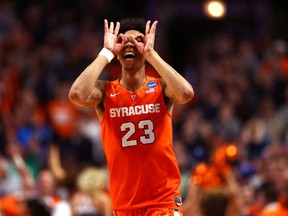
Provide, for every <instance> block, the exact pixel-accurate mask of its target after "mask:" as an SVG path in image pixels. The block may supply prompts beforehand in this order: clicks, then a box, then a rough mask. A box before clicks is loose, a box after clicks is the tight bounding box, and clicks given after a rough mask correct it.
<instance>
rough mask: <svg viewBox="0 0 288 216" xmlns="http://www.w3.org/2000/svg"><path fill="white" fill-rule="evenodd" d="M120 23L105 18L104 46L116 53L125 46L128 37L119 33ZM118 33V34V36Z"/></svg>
mask: <svg viewBox="0 0 288 216" xmlns="http://www.w3.org/2000/svg"><path fill="white" fill-rule="evenodd" d="M119 29H120V23H119V22H116V26H115V24H114V22H110V25H109V24H108V21H107V20H106V19H105V20H104V47H105V48H107V49H108V50H110V51H111V52H112V53H113V54H114V55H117V54H118V53H119V52H120V50H121V49H122V48H123V47H124V45H125V43H126V41H127V39H126V37H124V36H123V34H119V35H118V33H119ZM117 35H118V36H117Z"/></svg>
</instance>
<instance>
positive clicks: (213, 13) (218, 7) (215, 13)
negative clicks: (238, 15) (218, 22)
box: [204, 0, 226, 19]
mask: <svg viewBox="0 0 288 216" xmlns="http://www.w3.org/2000/svg"><path fill="white" fill-rule="evenodd" d="M204 12H205V14H206V15H207V16H208V17H210V18H213V19H220V18H223V17H224V16H225V15H226V4H225V3H224V2H222V1H216V0H212V1H206V2H205V3H204Z"/></svg>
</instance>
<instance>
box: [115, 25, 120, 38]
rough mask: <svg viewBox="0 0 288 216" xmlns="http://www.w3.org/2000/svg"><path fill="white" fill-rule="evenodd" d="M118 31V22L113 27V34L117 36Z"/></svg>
mask: <svg viewBox="0 0 288 216" xmlns="http://www.w3.org/2000/svg"><path fill="white" fill-rule="evenodd" d="M119 29H120V23H119V22H116V27H115V29H114V34H115V35H118V32H119Z"/></svg>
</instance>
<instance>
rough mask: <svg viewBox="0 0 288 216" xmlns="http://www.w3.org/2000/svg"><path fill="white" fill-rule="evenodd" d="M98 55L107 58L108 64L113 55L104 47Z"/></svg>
mask: <svg viewBox="0 0 288 216" xmlns="http://www.w3.org/2000/svg"><path fill="white" fill-rule="evenodd" d="M98 55H102V56H104V57H105V58H107V60H108V62H111V60H112V59H113V58H114V54H113V53H112V52H111V51H110V50H109V49H107V48H105V47H104V48H103V49H102V50H101V51H100V53H99V54H98Z"/></svg>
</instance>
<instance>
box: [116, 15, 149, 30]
mask: <svg viewBox="0 0 288 216" xmlns="http://www.w3.org/2000/svg"><path fill="white" fill-rule="evenodd" d="M145 28H146V21H145V19H144V18H125V19H122V20H121V21H120V30H119V33H125V32H127V31H129V30H137V31H139V32H141V33H142V34H145Z"/></svg>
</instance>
